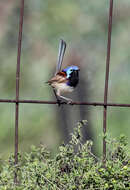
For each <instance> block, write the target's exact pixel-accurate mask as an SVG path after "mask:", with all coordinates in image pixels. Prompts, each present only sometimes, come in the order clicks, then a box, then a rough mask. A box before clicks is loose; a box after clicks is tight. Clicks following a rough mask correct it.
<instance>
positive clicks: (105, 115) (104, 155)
mask: <svg viewBox="0 0 130 190" xmlns="http://www.w3.org/2000/svg"><path fill="white" fill-rule="evenodd" d="M112 16H113V0H110V6H109V21H108V42H107V57H106V74H105V88H104V110H103V133H104V137H103V163H104V164H105V163H106V140H105V134H106V128H107V124H106V123H107V99H108V81H109V66H110V55H111V34H112Z"/></svg>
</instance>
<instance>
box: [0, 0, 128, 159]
mask: <svg viewBox="0 0 130 190" xmlns="http://www.w3.org/2000/svg"><path fill="white" fill-rule="evenodd" d="M19 8H20V0H18V1H17V0H4V1H0V98H1V99H2V98H3V99H4V98H9V99H14V98H15V75H16V60H17V39H18V23H19V11H20V10H19ZM108 9H109V1H108V0H105V1H104V0H100V1H95V0H91V1H90V0H86V1H84V0H78V1H75V0H53V1H52V0H46V1H43V0H37V1H36V0H28V1H25V16H24V31H23V43H22V57H21V81H20V99H35V100H55V96H54V94H53V91H52V89H51V88H50V87H49V86H48V85H46V84H45V81H47V80H48V79H50V77H52V76H53V74H54V73H55V66H56V61H57V54H58V46H59V40H60V38H63V39H64V40H65V41H66V42H67V50H66V54H65V59H64V64H63V68H64V67H65V66H66V65H70V64H76V65H79V67H80V83H79V85H78V87H77V88H76V89H75V91H74V92H73V94H72V95H71V94H70V95H68V97H73V99H74V100H75V101H99V102H103V94H104V79H105V64H106V47H107V23H108ZM129 18H130V1H129V0H123V1H122V0H118V1H117V0H115V1H114V16H113V32H112V49H111V64H110V80H109V95H108V102H115V103H130V85H129V83H130V63H129V61H130V37H129V36H130V19H129ZM14 116H15V105H14V104H7V103H1V104H0V157H6V156H7V155H8V154H9V153H12V152H13V151H14V125H15V120H14ZM81 119H84V120H87V121H88V124H87V126H85V127H84V130H83V136H84V141H85V140H86V139H92V140H93V141H94V149H93V150H94V152H95V153H96V154H97V155H101V153H102V139H101V136H102V123H103V108H102V107H92V106H61V107H58V106H57V105H36V104H20V118H19V134H20V136H19V149H20V151H28V150H29V148H30V146H31V145H32V144H33V145H39V144H40V143H42V144H44V145H45V146H47V147H48V148H49V149H51V150H52V152H53V153H55V152H56V151H57V149H58V146H59V144H61V143H62V142H63V141H64V142H65V143H67V142H68V140H69V138H70V136H69V134H70V133H71V132H72V131H73V127H75V126H76V123H77V121H80V120H81ZM107 124H108V125H107V131H108V132H109V133H110V135H111V136H112V137H119V136H120V134H125V135H126V136H127V137H128V141H129V144H130V128H129V125H130V109H129V108H119V107H117V108H114V107H110V108H108V120H107Z"/></svg>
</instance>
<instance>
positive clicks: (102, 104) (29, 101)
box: [0, 99, 130, 108]
mask: <svg viewBox="0 0 130 190" xmlns="http://www.w3.org/2000/svg"><path fill="white" fill-rule="evenodd" d="M0 103H23V104H58V102H57V101H44V100H20V99H19V100H15V99H0ZM60 104H63V105H68V104H67V102H60ZM69 105H70V106H71V105H81V106H85V105H88V106H103V107H104V106H108V107H124V108H125V107H130V104H123V103H122V104H121V103H106V104H105V103H104V102H75V101H74V102H72V103H71V104H69Z"/></svg>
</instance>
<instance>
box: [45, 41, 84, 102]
mask: <svg viewBox="0 0 130 190" xmlns="http://www.w3.org/2000/svg"><path fill="white" fill-rule="evenodd" d="M65 49H66V42H65V41H64V40H61V41H60V45H59V54H58V62H57V68H56V73H55V76H54V77H53V78H51V79H50V80H49V81H48V82H47V83H48V84H49V85H51V87H52V88H53V89H54V92H55V95H56V96H58V97H59V98H61V99H64V100H66V101H67V103H68V104H70V103H72V100H71V99H69V98H66V97H64V96H62V95H61V94H64V93H67V92H72V91H73V90H74V88H75V87H76V86H77V84H78V82H79V70H80V69H79V68H78V66H75V65H72V66H68V67H67V68H65V69H63V70H61V66H62V62H63V57H64V54H65Z"/></svg>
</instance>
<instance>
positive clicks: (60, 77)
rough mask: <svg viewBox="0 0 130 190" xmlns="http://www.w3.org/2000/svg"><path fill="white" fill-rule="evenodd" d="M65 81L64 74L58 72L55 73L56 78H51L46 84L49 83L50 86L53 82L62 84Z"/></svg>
mask: <svg viewBox="0 0 130 190" xmlns="http://www.w3.org/2000/svg"><path fill="white" fill-rule="evenodd" d="M67 80H68V79H67V78H66V77H65V74H63V72H59V73H57V75H56V76H54V77H52V78H51V79H50V80H49V81H48V82H47V83H49V84H52V83H54V82H57V83H64V82H66V81H67Z"/></svg>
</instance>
